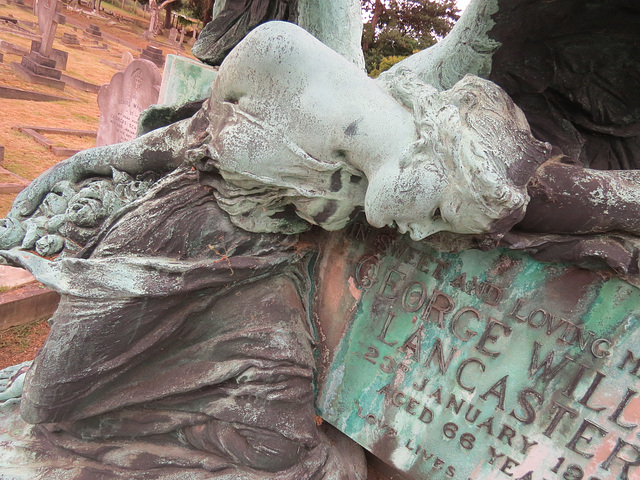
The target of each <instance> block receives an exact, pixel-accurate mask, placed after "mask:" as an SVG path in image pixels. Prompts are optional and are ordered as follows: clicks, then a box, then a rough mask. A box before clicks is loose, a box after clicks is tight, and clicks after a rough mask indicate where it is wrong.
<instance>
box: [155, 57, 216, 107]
mask: <svg viewBox="0 0 640 480" xmlns="http://www.w3.org/2000/svg"><path fill="white" fill-rule="evenodd" d="M217 74H218V70H217V69H216V68H214V67H211V66H209V65H206V64H204V63H202V62H198V61H196V60H192V59H190V58H187V57H182V56H178V55H167V61H166V64H165V67H164V73H163V74H162V85H161V86H160V96H159V97H158V104H160V105H171V104H178V103H187V102H194V101H197V100H202V99H205V98H208V97H209V96H210V95H211V84H212V83H213V81H214V80H215V78H216V76H217Z"/></svg>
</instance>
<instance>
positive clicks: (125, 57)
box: [120, 51, 133, 67]
mask: <svg viewBox="0 0 640 480" xmlns="http://www.w3.org/2000/svg"><path fill="white" fill-rule="evenodd" d="M131 62H133V55H132V54H131V52H129V51H125V52H124V53H123V54H122V59H121V60H120V63H122V65H124V66H125V67H126V66H128V65H129V64H130V63H131Z"/></svg>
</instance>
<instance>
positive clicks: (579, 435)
mask: <svg viewBox="0 0 640 480" xmlns="http://www.w3.org/2000/svg"><path fill="white" fill-rule="evenodd" d="M587 428H593V429H595V431H596V432H598V433H599V434H600V436H601V437H604V436H605V435H606V434H607V433H608V432H607V431H606V430H605V429H604V428H602V427H600V426H598V425H596V424H595V423H593V422H591V421H589V420H587V419H585V420H583V421H582V424H581V425H580V427H578V430H577V431H576V433H575V434H574V435H573V437H572V438H571V440H569V443H567V448H568V449H569V450H571V451H572V452H575V453H577V454H578V455H581V456H583V457H584V458H592V457H593V453H587V452H584V451H582V450H578V447H577V445H578V442H579V441H580V440H584V441H585V443H586V444H590V443H591V441H592V440H593V437H585V435H584V432H585V431H586V430H587Z"/></svg>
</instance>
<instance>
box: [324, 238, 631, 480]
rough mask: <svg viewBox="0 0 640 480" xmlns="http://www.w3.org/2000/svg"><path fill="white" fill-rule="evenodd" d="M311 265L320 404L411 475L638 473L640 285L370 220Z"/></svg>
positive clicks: (575, 477) (592, 479)
mask: <svg viewBox="0 0 640 480" xmlns="http://www.w3.org/2000/svg"><path fill="white" fill-rule="evenodd" d="M316 268H317V272H318V274H319V275H320V278H321V280H323V281H321V282H320V284H321V285H324V287H321V290H320V292H318V293H319V294H318V295H317V297H316V298H318V299H320V300H318V301H319V302H321V303H320V304H319V307H320V308H318V309H317V310H316V311H317V312H319V313H318V320H319V322H318V323H319V326H320V327H319V328H320V332H319V333H320V338H321V340H322V342H323V346H324V352H323V358H322V359H321V369H320V372H319V392H318V399H317V408H318V410H319V412H320V414H321V415H322V417H323V418H324V419H325V420H327V421H328V422H330V423H332V424H333V425H335V426H336V427H338V428H339V429H340V430H342V431H343V432H345V433H346V434H348V435H349V436H350V437H351V438H353V439H354V440H356V441H357V442H358V443H360V444H361V445H362V446H364V447H365V448H366V449H368V450H369V451H370V452H372V453H373V454H374V455H376V456H377V457H378V458H380V459H382V460H384V461H385V462H386V463H388V464H390V465H392V466H393V467H395V468H396V469H398V470H400V471H402V472H405V475H406V477H407V478H412V479H462V480H467V479H501V478H504V479H505V480H507V479H517V480H543V479H544V480H554V479H566V480H580V479H585V480H605V479H613V478H621V479H633V478H636V479H637V478H640V436H639V433H640V393H639V391H640V381H639V377H638V374H639V371H640V348H639V345H640V332H639V331H638V320H637V316H638V315H640V291H639V290H638V289H637V288H636V287H634V286H631V285H629V284H628V283H626V282H624V281H621V280H619V279H616V278H611V275H607V274H604V273H600V272H597V271H589V270H584V269H581V268H578V267H575V266H571V265H566V264H549V263H540V262H537V261H534V260H532V259H531V258H529V257H528V256H527V255H525V254H522V253H516V252H512V251H508V250H502V249H497V250H493V251H489V252H481V251H477V250H468V251H463V252H461V253H456V254H450V253H441V252H438V251H437V250H435V249H434V248H432V247H431V246H429V245H428V244H427V243H424V242H412V241H410V240H409V239H408V238H406V237H403V236H398V235H396V234H394V233H389V232H386V233H385V232H383V233H381V232H380V231H379V230H374V229H365V228H364V227H360V226H356V227H354V228H353V229H352V230H351V231H350V232H349V233H348V234H346V235H345V236H344V237H342V238H341V239H338V240H335V241H334V243H333V244H332V245H331V247H330V253H328V254H327V255H325V257H323V258H322V259H321V260H320V261H319V262H318V265H317V267H316ZM322 299H324V300H322ZM337 319H340V321H337ZM342 319H344V321H342Z"/></svg>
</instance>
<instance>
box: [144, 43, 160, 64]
mask: <svg viewBox="0 0 640 480" xmlns="http://www.w3.org/2000/svg"><path fill="white" fill-rule="evenodd" d="M140 58H142V59H146V60H150V61H151V62H153V63H155V65H156V66H157V67H158V68H162V67H163V66H164V54H163V53H162V50H161V49H159V48H157V47H154V46H152V45H147V46H146V47H145V48H144V49H143V50H142V53H141V54H140Z"/></svg>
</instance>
